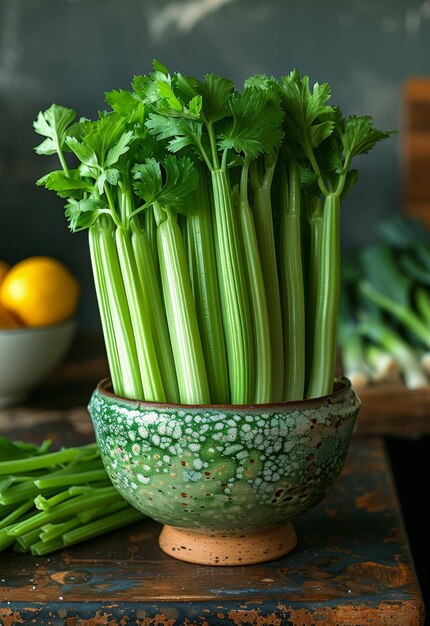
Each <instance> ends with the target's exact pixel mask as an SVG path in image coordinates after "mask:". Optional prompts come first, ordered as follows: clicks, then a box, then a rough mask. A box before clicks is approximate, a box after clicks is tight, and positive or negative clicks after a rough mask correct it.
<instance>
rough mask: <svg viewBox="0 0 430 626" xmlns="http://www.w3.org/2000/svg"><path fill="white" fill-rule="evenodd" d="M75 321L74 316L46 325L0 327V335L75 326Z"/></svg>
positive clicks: (41, 331) (47, 330) (22, 333)
mask: <svg viewBox="0 0 430 626" xmlns="http://www.w3.org/2000/svg"><path fill="white" fill-rule="evenodd" d="M76 324H77V321H76V319H75V318H71V319H68V320H66V321H64V322H59V323H58V324H47V325H46V326H19V327H18V328H0V337H6V336H8V337H9V336H11V335H25V334H26V333H28V334H29V333H44V332H45V333H46V332H49V331H53V330H60V329H61V328H69V327H73V326H76Z"/></svg>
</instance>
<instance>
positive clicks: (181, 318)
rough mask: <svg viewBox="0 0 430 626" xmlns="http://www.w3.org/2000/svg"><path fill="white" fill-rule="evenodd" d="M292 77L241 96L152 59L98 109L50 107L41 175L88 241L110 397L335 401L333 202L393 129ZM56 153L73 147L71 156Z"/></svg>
mask: <svg viewBox="0 0 430 626" xmlns="http://www.w3.org/2000/svg"><path fill="white" fill-rule="evenodd" d="M329 99H330V88H329V86H328V84H326V83H323V84H318V83H316V84H315V85H314V86H313V87H311V86H310V83H309V78H308V77H307V76H304V77H301V76H300V75H299V73H298V72H297V71H292V72H291V73H290V74H288V75H285V76H282V77H281V78H279V79H275V78H272V77H268V76H265V75H257V76H252V77H250V78H248V79H247V80H246V81H245V83H244V86H243V89H241V90H238V89H236V88H235V86H234V84H233V82H232V81H230V80H228V79H226V78H222V77H220V76H216V75H214V74H208V75H206V76H205V77H204V79H203V80H199V79H197V78H194V77H189V76H184V75H183V74H181V73H180V72H174V73H173V74H171V73H169V71H168V70H167V69H166V68H165V67H164V66H163V65H162V64H161V63H159V62H154V66H153V71H152V72H151V73H149V74H147V75H143V76H135V77H134V80H133V83H132V85H131V90H130V91H126V90H122V89H120V90H118V91H115V90H114V91H110V92H108V93H106V94H105V100H106V104H107V109H108V110H107V111H103V112H101V113H99V115H98V117H97V119H95V120H92V121H91V120H88V119H81V120H79V121H76V114H75V112H74V111H72V110H71V109H68V108H64V107H61V106H58V105H55V104H54V105H52V106H51V107H50V108H49V109H48V110H46V111H45V112H43V113H42V112H41V113H40V114H39V116H38V118H37V120H36V121H35V124H34V127H35V130H36V132H37V133H38V134H40V135H42V136H44V137H45V139H44V141H43V142H42V143H41V144H40V145H39V146H38V147H37V148H36V151H37V153H38V154H44V155H51V154H57V156H58V158H59V161H60V164H61V169H59V170H56V171H53V172H51V173H49V174H47V175H46V176H44V177H43V178H41V179H40V180H39V181H38V184H39V185H44V186H45V187H46V188H47V189H50V190H53V191H56V192H57V194H58V195H59V196H60V197H61V198H64V199H65V200H66V216H67V219H68V220H69V225H70V228H71V230H72V231H79V230H84V229H87V230H88V234H89V246H90V252H91V261H92V268H93V275H94V282H95V288H96V293H97V298H98V304H99V310H100V316H101V322H102V327H103V333H104V339H105V344H106V350H107V356H108V360H109V367H110V373H111V378H112V384H113V389H114V391H115V392H116V393H117V394H119V395H121V396H125V397H128V398H136V399H144V400H147V401H156V402H170V403H184V404H208V403H212V404H248V403H267V402H280V401H288V400H300V399H303V398H312V397H318V396H322V395H325V394H327V393H330V392H331V390H332V386H333V379H334V373H335V359H336V330H337V319H338V309H339V291H340V242H339V239H340V237H339V222H340V205H341V202H342V200H343V198H344V197H345V195H346V194H347V193H348V192H349V190H350V189H351V187H352V186H353V184H354V183H355V182H356V179H357V172H356V170H354V169H351V162H352V160H353V158H354V157H355V156H357V155H361V154H365V153H367V152H368V151H369V150H370V149H371V148H373V146H374V145H375V144H376V143H377V142H379V141H380V140H382V139H385V138H387V137H388V136H389V133H386V132H382V131H379V130H377V129H375V128H374V127H373V124H372V120H371V118H370V117H368V116H362V117H357V116H354V115H352V116H348V117H344V116H343V115H342V113H341V111H340V109H339V107H336V106H332V105H330V104H328V101H329ZM66 153H71V154H70V155H68V154H66Z"/></svg>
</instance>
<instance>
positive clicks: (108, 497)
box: [0, 437, 144, 555]
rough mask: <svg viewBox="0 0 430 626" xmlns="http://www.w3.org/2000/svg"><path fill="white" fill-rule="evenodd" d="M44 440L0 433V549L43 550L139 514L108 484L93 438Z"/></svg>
mask: <svg viewBox="0 0 430 626" xmlns="http://www.w3.org/2000/svg"><path fill="white" fill-rule="evenodd" d="M49 446H50V442H49V441H45V442H44V443H43V444H42V445H41V446H35V445H32V444H26V443H23V442H19V441H15V442H12V441H9V440H7V439H5V438H3V437H0V551H1V550H3V549H4V548H6V547H8V546H13V548H14V550H16V551H17V552H31V554H33V555H44V554H49V553H50V552H54V551H55V550H59V549H61V548H64V547H67V546H71V545H73V544H76V543H79V542H81V541H85V540H86V539H89V538H91V537H96V536H98V535H102V534H103V533H105V532H108V531H110V530H114V529H116V528H120V527H122V526H125V525H126V524H130V523H131V522H135V521H137V520H140V519H143V518H144V515H142V513H140V512H139V511H137V510H136V509H135V508H133V507H132V506H130V505H129V504H128V502H126V501H125V500H124V499H123V498H122V497H121V496H120V494H119V493H118V491H117V490H116V489H115V487H114V486H113V485H112V483H111V481H110V479H109V477H108V475H107V473H106V471H105V469H104V467H103V463H102V461H101V458H100V453H99V449H98V447H97V445H96V444H95V443H93V444H90V445H87V446H78V447H73V448H65V449H63V450H60V451H58V452H49Z"/></svg>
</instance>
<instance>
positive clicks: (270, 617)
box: [0, 341, 424, 626]
mask: <svg viewBox="0 0 430 626" xmlns="http://www.w3.org/2000/svg"><path fill="white" fill-rule="evenodd" d="M85 353H86V357H85V359H84V360H82V351H81V350H79V351H78V352H75V353H74V354H72V355H71V358H70V359H69V360H68V363H67V364H66V365H65V366H64V367H63V368H62V369H61V370H60V371H59V372H58V374H57V375H56V376H55V377H53V378H52V379H51V380H50V381H49V382H48V383H47V384H46V385H45V386H44V388H43V389H41V390H39V391H38V392H37V393H34V394H33V395H32V397H31V398H30V399H29V401H28V403H27V404H26V405H25V406H23V407H16V408H12V409H4V410H2V411H1V412H0V435H2V434H3V435H6V436H10V437H13V438H19V439H24V440H27V441H34V442H40V441H41V440H42V439H44V438H47V437H49V438H51V439H52V440H53V441H54V446H55V447H58V446H60V445H70V444H75V443H80V442H82V443H83V442H87V441H92V440H93V431H92V426H91V423H90V420H89V417H88V414H87V411H86V408H85V405H86V403H87V401H88V399H89V395H90V393H91V391H92V388H93V387H94V381H95V380H97V379H98V378H99V377H102V376H103V375H104V374H106V373H107V368H106V365H105V361H104V359H103V358H101V357H100V356H99V355H100V346H99V345H97V343H92V342H89V341H88V342H87V344H86V349H85ZM103 370H104V371H103ZM295 527H296V530H297V533H298V536H299V543H298V546H297V548H296V549H295V550H294V552H293V553H292V554H290V555H289V556H287V557H285V558H283V559H279V560H277V561H273V562H271V563H267V564H262V565H254V566H246V567H232V568H227V567H209V566H197V565H192V564H189V563H184V562H180V561H176V560H174V559H171V558H170V557H168V556H167V555H165V554H164V553H163V552H161V550H160V549H159V547H158V544H157V538H158V534H159V532H160V528H161V527H160V525H159V524H157V523H156V522H153V521H150V520H145V521H144V522H142V523H138V524H134V525H133V526H130V527H128V528H127V529H122V530H120V531H117V532H113V533H110V534H108V535H104V536H102V537H99V538H98V539H95V540H91V541H88V542H86V543H84V544H80V545H76V546H74V547H73V548H70V549H68V550H63V551H62V552H60V553H56V554H52V555H49V556H48V557H32V556H29V555H21V554H15V553H13V552H11V551H6V552H2V553H0V624H1V625H4V626H14V625H15V624H25V623H35V624H40V625H41V626H48V625H52V626H56V625H57V624H66V625H67V626H78V625H81V624H82V625H87V626H98V625H102V624H103V625H107V626H117V625H118V626H126V625H127V624H138V625H140V626H163V625H164V626H181V625H184V626H212V625H226V626H230V625H231V626H251V625H258V626H266V625H267V626H269V625H274V626H282V625H296V624H297V625H305V626H309V625H311V624H314V625H315V626H321V625H322V624H339V625H342V626H344V625H345V626H349V625H351V626H352V625H358V624H359V625H360V626H361V625H363V624H367V623H369V624H375V625H376V624H382V625H389V626H406V625H407V626H412V625H419V624H422V623H423V611H424V609H423V604H422V600H421V595H420V590H419V586H418V583H417V580H416V576H415V573H414V568H413V564H412V560H411V556H410V552H409V548H408V544H407V540H406V538H405V534H404V530H403V524H402V520H401V514H400V512H399V505H398V501H397V498H396V493H395V489H394V486H393V480H392V476H391V471H390V468H389V464H388V461H387V455H386V451H385V447H384V443H383V441H382V439H380V438H373V437H371V438H370V437H366V438H361V437H358V436H356V437H354V438H353V441H352V444H351V449H350V452H349V455H348V458H347V462H346V465H345V467H344V470H343V472H342V475H341V477H340V478H339V480H338V481H337V483H336V485H335V487H334V488H333V490H332V492H331V493H330V494H329V495H328V496H327V497H326V498H325V499H324V501H323V502H322V503H321V504H320V505H319V506H318V507H316V508H315V509H314V510H313V511H310V512H309V513H307V514H306V515H304V516H303V517H302V518H301V519H299V520H297V522H296V523H295Z"/></svg>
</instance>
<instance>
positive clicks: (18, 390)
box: [0, 320, 76, 407]
mask: <svg viewBox="0 0 430 626" xmlns="http://www.w3.org/2000/svg"><path fill="white" fill-rule="evenodd" d="M75 329H76V322H75V321H74V320H70V321H68V322H64V323H63V324H55V325H52V326H42V327H37V328H8V329H1V330H0V407H5V406H11V405H14V404H18V403H19V402H21V401H22V400H23V399H24V398H25V397H26V395H27V394H28V393H29V392H30V391H31V390H32V389H34V388H35V387H36V386H37V385H38V384H39V383H41V382H42V381H43V380H44V379H45V378H46V377H47V376H48V375H49V374H50V373H52V372H53V371H54V370H55V368H56V367H57V366H58V365H59V364H60V362H61V360H62V359H63V357H64V356H65V354H66V352H67V350H68V348H69V346H70V344H71V341H72V339H73V335H74V333H75Z"/></svg>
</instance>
